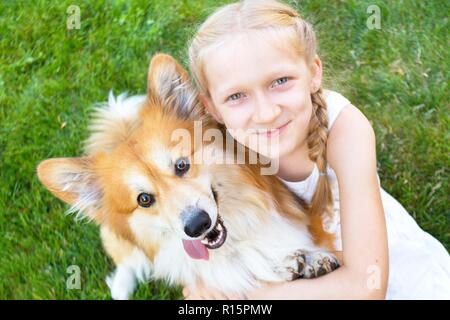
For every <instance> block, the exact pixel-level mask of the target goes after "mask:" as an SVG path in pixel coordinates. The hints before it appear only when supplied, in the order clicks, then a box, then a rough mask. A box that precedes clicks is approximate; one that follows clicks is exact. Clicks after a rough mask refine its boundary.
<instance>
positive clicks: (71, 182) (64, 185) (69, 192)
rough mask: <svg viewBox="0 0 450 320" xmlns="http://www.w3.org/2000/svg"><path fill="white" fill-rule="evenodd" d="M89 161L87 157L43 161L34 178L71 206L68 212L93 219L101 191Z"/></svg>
mask: <svg viewBox="0 0 450 320" xmlns="http://www.w3.org/2000/svg"><path fill="white" fill-rule="evenodd" d="M91 162H92V160H91V159H90V158H88V157H81V158H52V159H47V160H44V161H42V162H41V163H40V164H39V165H38V167H37V176H38V178H39V180H40V181H41V182H42V184H43V185H44V186H45V187H46V188H47V189H48V190H49V191H50V192H51V193H53V195H55V196H56V197H57V198H59V199H61V200H62V201H64V202H66V203H68V204H69V205H70V206H71V208H70V209H69V213H77V217H82V218H88V219H95V218H96V213H97V212H98V209H99V204H100V201H101V189H100V187H99V185H98V183H97V181H96V178H95V177H94V173H93V172H92V169H91V167H92V165H91Z"/></svg>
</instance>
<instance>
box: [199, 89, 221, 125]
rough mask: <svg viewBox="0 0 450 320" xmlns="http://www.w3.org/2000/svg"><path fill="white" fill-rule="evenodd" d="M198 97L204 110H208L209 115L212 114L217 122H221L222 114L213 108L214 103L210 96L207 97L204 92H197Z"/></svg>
mask: <svg viewBox="0 0 450 320" xmlns="http://www.w3.org/2000/svg"><path fill="white" fill-rule="evenodd" d="M198 98H199V100H200V102H201V103H202V104H203V106H204V107H205V108H206V110H207V111H208V113H209V114H210V115H212V117H213V118H214V119H215V120H216V121H217V122H219V123H221V124H223V119H222V116H221V115H220V113H219V112H217V110H216V108H214V104H213V102H212V100H211V98H209V97H207V96H206V95H204V94H202V93H201V94H199V95H198Z"/></svg>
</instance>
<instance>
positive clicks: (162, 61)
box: [147, 53, 205, 119]
mask: <svg viewBox="0 0 450 320" xmlns="http://www.w3.org/2000/svg"><path fill="white" fill-rule="evenodd" d="M147 81H148V83H147V94H148V97H149V99H150V101H154V102H156V103H158V104H159V105H160V106H161V107H163V108H168V109H170V110H172V111H174V112H176V114H177V116H178V117H180V118H181V119H199V118H200V116H202V115H203V114H204V112H205V111H204V110H203V108H201V105H200V103H199V100H198V94H197V92H196V90H195V89H194V87H193V86H192V83H191V82H190V80H189V74H188V73H187V71H186V70H185V69H184V68H183V67H182V66H181V65H180V64H179V63H178V62H177V61H176V60H175V59H174V58H173V57H172V56H170V55H167V54H162V53H158V54H155V55H154V56H153V57H152V60H151V62H150V67H149V70H148V79H147Z"/></svg>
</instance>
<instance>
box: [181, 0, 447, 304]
mask: <svg viewBox="0 0 450 320" xmlns="http://www.w3.org/2000/svg"><path fill="white" fill-rule="evenodd" d="M189 66H190V69H191V72H192V76H193V78H194V80H195V83H196V85H197V87H198V90H199V91H200V94H201V99H202V101H203V103H204V105H205V107H206V108H207V110H208V112H209V113H210V114H211V115H212V116H213V117H214V118H215V119H216V120H217V121H219V122H220V123H222V124H223V125H224V126H226V128H227V129H244V131H245V132H246V134H244V135H235V136H234V138H235V139H236V140H237V141H239V142H240V143H242V144H245V145H247V146H248V147H249V148H251V149H253V150H256V151H258V150H259V149H258V147H259V145H256V144H255V143H254V142H252V141H259V142H260V141H261V139H262V140H263V142H264V140H265V142H266V143H268V142H274V141H276V143H277V146H278V154H266V156H269V157H271V158H276V159H277V160H278V161H279V171H278V173H277V175H278V177H279V179H281V180H282V181H283V182H284V183H285V184H286V185H287V186H288V187H290V188H291V189H292V190H293V191H294V192H296V193H297V194H298V195H299V196H300V197H302V198H304V199H305V200H306V201H307V202H308V203H309V205H310V214H311V215H313V216H317V215H322V214H324V215H326V221H327V223H326V225H325V228H326V230H328V231H329V232H330V233H332V234H334V235H335V239H336V240H335V247H336V250H337V251H338V252H337V254H338V256H339V258H340V260H341V263H342V267H340V268H339V269H337V270H336V271H334V272H332V273H330V274H327V275H325V276H323V277H319V278H317V279H310V280H302V279H300V280H296V281H292V282H286V283H282V284H276V285H270V286H264V287H261V288H259V289H257V290H255V291H254V292H252V293H251V294H250V295H249V296H248V297H247V298H256V299H304V298H307V299H317V298H322V299H384V298H388V299H405V298H406V299H415V298H430V299H432V298H439V299H449V298H450V257H449V255H448V252H447V251H446V249H445V248H444V247H443V246H442V244H441V243H439V242H438V241H437V240H436V239H435V238H433V237H432V236H431V235H430V234H428V233H426V232H424V231H423V230H422V229H421V228H420V227H419V226H418V225H417V223H416V222H415V221H414V220H413V219H412V218H411V216H410V215H409V214H408V213H407V212H406V210H405V209H404V208H403V207H402V206H401V205H400V204H399V203H398V202H397V201H396V200H395V199H394V198H393V197H392V196H390V195H389V194H388V193H386V192H385V191H384V190H383V189H382V188H380V184H379V179H378V175H377V167H376V150H375V146H376V143H375V135H374V131H373V129H372V127H371V125H370V123H369V121H368V120H367V119H366V117H365V116H364V115H363V114H362V113H361V112H360V111H359V110H358V108H356V107H355V106H354V105H352V104H351V103H350V101H348V100H347V99H346V98H345V97H343V96H342V95H341V94H339V93H337V92H334V91H330V90H325V89H324V88H322V63H321V60H320V58H319V57H318V55H317V53H316V37H315V33H314V31H313V28H312V26H311V25H310V24H309V23H308V22H306V21H305V20H303V19H302V17H301V16H300V15H299V13H298V12H296V11H295V10H294V9H293V8H291V7H289V6H288V5H286V4H283V3H281V2H277V1H271V0H255V1H240V2H237V3H232V4H229V5H226V6H224V7H221V8H219V9H218V10H217V11H216V12H214V13H213V14H212V15H211V16H210V17H209V18H208V19H207V20H206V21H205V22H204V23H203V24H202V25H201V26H200V28H199V29H198V31H197V33H196V34H195V36H194V37H193V39H192V41H191V43H190V47H189ZM267 130H268V131H267ZM230 132H231V133H232V132H234V131H233V130H230ZM232 134H233V133H232ZM252 135H258V138H259V139H251V136H252ZM183 293H184V295H185V298H186V299H202V298H203V299H227V298H243V297H226V296H223V295H222V294H220V293H219V292H216V291H214V290H212V289H210V288H205V287H203V286H202V285H201V284H199V289H197V290H195V291H193V290H191V289H190V288H185V289H184V290H183Z"/></svg>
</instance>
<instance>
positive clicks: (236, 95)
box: [227, 92, 242, 101]
mask: <svg viewBox="0 0 450 320" xmlns="http://www.w3.org/2000/svg"><path fill="white" fill-rule="evenodd" d="M241 97H242V93H240V92H239V93H233V94H232V95H231V96H229V97H228V99H227V100H231V101H235V100H238V99H239V98H241Z"/></svg>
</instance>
